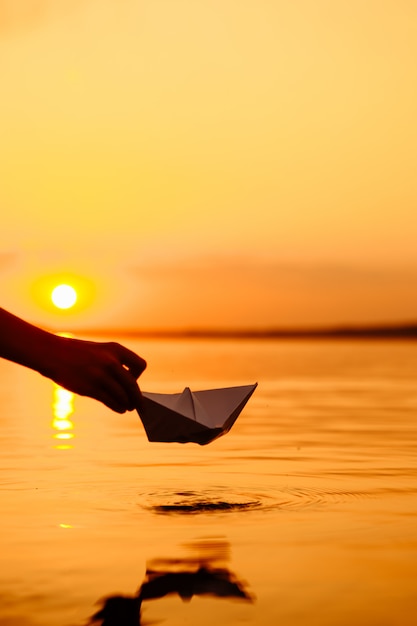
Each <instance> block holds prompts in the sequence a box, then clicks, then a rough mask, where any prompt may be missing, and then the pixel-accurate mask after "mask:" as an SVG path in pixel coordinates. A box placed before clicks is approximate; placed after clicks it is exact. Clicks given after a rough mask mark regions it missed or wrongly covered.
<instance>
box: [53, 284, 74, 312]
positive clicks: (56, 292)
mask: <svg viewBox="0 0 417 626" xmlns="http://www.w3.org/2000/svg"><path fill="white" fill-rule="evenodd" d="M51 300H52V302H53V303H54V305H55V306H56V307H57V308H58V309H70V308H71V307H73V306H74V304H75V303H76V302H77V292H76V291H75V289H74V287H71V285H65V284H61V285H57V286H56V287H54V289H53V290H52V293H51Z"/></svg>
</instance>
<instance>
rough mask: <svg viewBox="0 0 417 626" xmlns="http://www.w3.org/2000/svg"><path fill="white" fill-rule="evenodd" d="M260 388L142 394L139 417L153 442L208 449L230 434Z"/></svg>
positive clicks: (254, 386) (253, 386)
mask: <svg viewBox="0 0 417 626" xmlns="http://www.w3.org/2000/svg"><path fill="white" fill-rule="evenodd" d="M256 387H257V383H255V384H254V385H244V386H240V387H225V388H223V389H206V390H204V391H191V390H190V388H189V387H186V388H185V389H184V391H183V392H182V393H172V394H165V393H148V392H146V391H143V392H142V401H141V405H140V407H139V408H138V414H139V417H140V419H141V420H142V423H143V426H144V428H145V431H146V434H147V437H148V439H149V441H163V442H177V443H188V442H193V443H198V444H200V445H205V444H207V443H210V442H211V441H213V440H214V439H217V438H218V437H220V436H221V435H224V434H225V433H227V432H228V431H229V430H230V429H231V428H232V426H233V424H234V423H235V421H236V420H237V418H238V416H239V414H240V413H241V411H242V409H243V407H244V406H245V404H246V403H247V401H248V400H249V398H250V397H251V395H252V394H253V392H254V391H255V389H256Z"/></svg>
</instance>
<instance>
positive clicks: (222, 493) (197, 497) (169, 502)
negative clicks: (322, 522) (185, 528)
mask: <svg viewBox="0 0 417 626" xmlns="http://www.w3.org/2000/svg"><path fill="white" fill-rule="evenodd" d="M369 497H371V494H370V493H367V492H360V491H340V490H326V489H318V488H308V487H282V488H280V489H276V490H269V491H268V492H267V493H261V492H254V491H253V492H250V491H248V490H247V489H245V490H242V491H231V490H230V489H228V488H227V487H213V488H211V489H207V490H204V491H201V492H200V491H169V490H160V491H159V490H157V491H152V492H148V493H142V494H140V499H141V502H140V506H141V507H142V508H144V509H146V510H149V511H152V512H153V513H158V514H163V515H175V514H177V515H188V514H198V513H225V512H227V513H229V512H250V511H255V510H256V511H259V510H261V511H268V510H271V509H274V510H277V509H282V510H283V511H285V510H298V509H304V508H308V507H314V506H316V507H321V506H325V505H335V504H342V503H344V502H348V501H351V500H357V499H362V498H369Z"/></svg>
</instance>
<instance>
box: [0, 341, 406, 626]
mask: <svg viewBox="0 0 417 626" xmlns="http://www.w3.org/2000/svg"><path fill="white" fill-rule="evenodd" d="M124 343H125V344H126V345H128V346H129V347H131V348H132V349H134V350H136V351H137V352H139V353H140V354H142V355H143V356H144V357H145V358H146V359H147V361H148V370H147V371H146V373H145V374H144V375H143V377H142V387H143V389H144V390H146V391H154V392H167V393H168V392H178V391H181V390H182V388H183V387H184V386H186V385H188V386H190V387H191V388H194V389H196V390H197V389H205V388H210V387H221V386H229V385H235V384H236V385H239V384H250V383H252V382H258V383H259V386H258V388H257V390H256V391H255V393H254V395H253V396H252V398H251V399H250V401H249V403H248V404H247V406H246V407H245V409H244V411H243V413H242V414H241V416H240V417H239V419H238V421H237V422H236V424H235V425H234V427H233V429H232V431H231V432H230V433H229V434H228V435H226V436H225V437H222V438H220V439H218V440H217V441H215V442H213V443H212V444H210V445H208V446H205V447H200V446H196V445H194V444H186V445H180V444H155V443H154V444H150V443H149V442H148V441H147V439H146V437H145V434H144V430H143V428H142V425H141V423H140V421H139V419H138V417H137V416H136V414H134V413H130V414H125V415H123V416H120V415H117V414H115V413H112V412H110V411H109V410H108V409H106V408H105V407H104V406H101V405H100V404H98V403H96V402H94V401H93V400H90V399H87V398H80V397H77V398H72V397H71V396H66V395H65V394H62V393H61V392H60V391H59V389H56V388H54V386H53V385H52V384H51V383H50V381H48V380H46V379H43V378H41V377H39V375H37V374H35V373H33V372H30V371H29V370H25V369H23V368H20V367H18V366H16V365H13V364H10V363H6V362H0V370H1V372H0V398H1V414H0V426H1V431H0V441H1V449H2V455H1V474H0V488H1V493H0V498H1V511H2V515H1V522H0V524H1V535H0V537H1V538H0V554H1V568H0V580H1V585H0V626H38V625H39V626H41V625H42V626H82V625H85V624H87V623H89V621H90V618H91V617H92V616H93V615H94V614H96V615H97V620H96V622H95V623H96V624H102V625H103V626H108V625H112V624H113V625H116V624H117V626H124V625H131V626H132V625H133V624H139V623H141V624H151V623H152V624H155V623H160V624H162V623H166V624H167V625H168V624H169V625H180V624H196V623H198V624H199V625H201V626H204V625H209V624H210V625H212V624H213V623H217V624H227V625H229V626H237V625H238V624H239V625H240V624H242V623H245V624H253V625H271V626H272V625H276V624H291V625H307V624H308V625H309V626H311V625H312V624H313V625H315V624H317V625H320V626H327V625H329V626H330V625H332V626H333V625H334V624H338V626H348V625H349V626H351V625H352V624H355V625H356V626H357V625H364V626H365V625H366V626H392V625H397V624H398V625H400V624H401V626H407V625H411V624H413V625H414V624H416V621H417V480H416V479H417V384H416V380H417V346H416V344H415V343H407V342H389V341H387V342H376V341H375V342H366V341H362V342H352V343H349V342H343V341H339V342H338V341H287V342H286V341H271V342H268V341H242V342H238V341H210V342H209V341H180V340H176V341H174V340H173V341H141V342H136V341H133V340H131V341H127V340H125V341H124ZM71 411H73V412H72V413H71ZM117 596H119V597H117ZM120 596H123V597H120ZM139 620H140V621H139ZM90 623H91V622H90Z"/></svg>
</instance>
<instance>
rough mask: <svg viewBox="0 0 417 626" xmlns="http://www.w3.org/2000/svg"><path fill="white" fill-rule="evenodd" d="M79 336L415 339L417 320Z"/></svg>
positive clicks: (100, 331)
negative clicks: (387, 322) (396, 322)
mask: <svg viewBox="0 0 417 626" xmlns="http://www.w3.org/2000/svg"><path fill="white" fill-rule="evenodd" d="M70 332H74V334H78V335H80V334H81V335H96V336H97V335H98V336H103V337H110V336H119V337H138V338H143V339H147V338H149V339H176V338H178V339H326V338H328V339H332V338H334V339H417V322H407V323H398V324H357V325H356V324H340V325H330V326H320V327H316V326H314V327H286V326H276V327H265V328H257V327H247V328H207V327H206V328H204V327H192V328H109V327H106V328H81V329H76V328H74V329H72V331H70Z"/></svg>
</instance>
